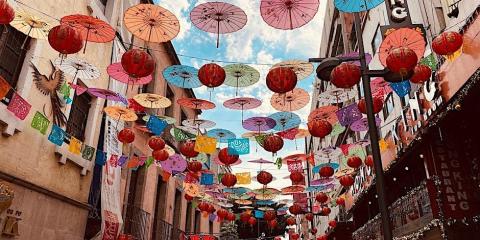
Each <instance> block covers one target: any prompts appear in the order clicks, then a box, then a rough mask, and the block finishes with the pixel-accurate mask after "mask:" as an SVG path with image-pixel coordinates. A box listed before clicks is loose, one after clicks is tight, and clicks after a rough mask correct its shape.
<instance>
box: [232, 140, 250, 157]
mask: <svg viewBox="0 0 480 240" xmlns="http://www.w3.org/2000/svg"><path fill="white" fill-rule="evenodd" d="M249 153H250V140H249V139H248V138H238V139H228V154H232V155H245V154H249Z"/></svg>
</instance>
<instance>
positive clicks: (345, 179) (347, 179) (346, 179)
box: [338, 174, 355, 187]
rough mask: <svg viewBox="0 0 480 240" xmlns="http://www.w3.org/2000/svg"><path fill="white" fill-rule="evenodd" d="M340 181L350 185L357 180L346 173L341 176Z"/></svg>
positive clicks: (342, 183) (345, 185)
mask: <svg viewBox="0 0 480 240" xmlns="http://www.w3.org/2000/svg"><path fill="white" fill-rule="evenodd" d="M338 181H339V182H340V184H341V185H342V186H344V187H350V186H352V185H353V183H354V182H355V180H354V179H353V177H352V176H351V175H350V174H346V175H343V176H341V177H340V178H339V180H338Z"/></svg>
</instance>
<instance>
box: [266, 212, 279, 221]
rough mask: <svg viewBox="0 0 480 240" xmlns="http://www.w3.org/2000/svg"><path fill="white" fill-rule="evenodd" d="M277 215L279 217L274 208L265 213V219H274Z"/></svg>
mask: <svg viewBox="0 0 480 240" xmlns="http://www.w3.org/2000/svg"><path fill="white" fill-rule="evenodd" d="M276 217H277V213H276V212H275V211H273V210H270V211H266V212H265V214H264V215H263V219H265V220H266V221H270V220H273V219H275V218H276Z"/></svg>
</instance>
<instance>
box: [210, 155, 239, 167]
mask: <svg viewBox="0 0 480 240" xmlns="http://www.w3.org/2000/svg"><path fill="white" fill-rule="evenodd" d="M213 161H214V162H215V163H216V164H217V165H220V166H225V164H224V163H222V162H220V159H218V156H215V157H213ZM241 163H242V160H241V159H238V160H237V161H236V162H234V163H232V164H230V166H236V165H239V164H241Z"/></svg>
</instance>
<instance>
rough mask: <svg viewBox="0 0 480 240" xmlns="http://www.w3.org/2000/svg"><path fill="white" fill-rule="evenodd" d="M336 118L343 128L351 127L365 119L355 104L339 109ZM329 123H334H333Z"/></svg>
mask: <svg viewBox="0 0 480 240" xmlns="http://www.w3.org/2000/svg"><path fill="white" fill-rule="evenodd" d="M336 116H337V119H338V121H339V123H340V125H341V126H349V125H350V124H352V123H354V122H355V121H357V120H360V119H362V117H363V115H362V113H361V111H360V110H359V108H358V106H357V104H355V103H353V104H350V105H348V106H346V107H343V108H341V109H339V110H338V111H337V112H336ZM329 122H330V123H332V122H331V121H329Z"/></svg>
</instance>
